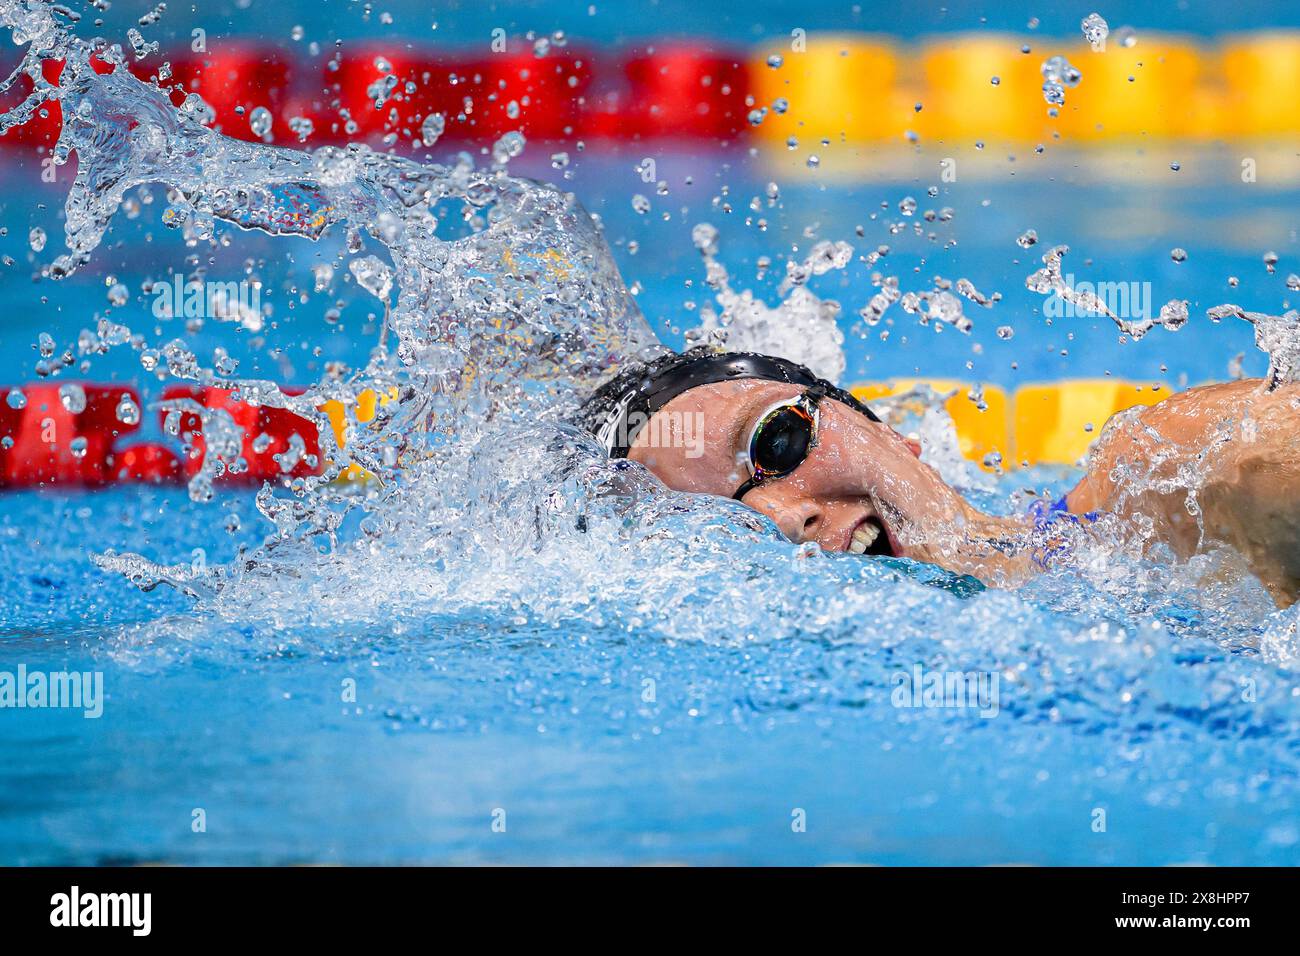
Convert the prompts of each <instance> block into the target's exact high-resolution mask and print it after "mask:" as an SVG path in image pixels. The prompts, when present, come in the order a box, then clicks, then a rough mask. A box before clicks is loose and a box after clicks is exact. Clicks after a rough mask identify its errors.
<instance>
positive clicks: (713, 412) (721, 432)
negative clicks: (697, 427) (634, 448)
mask: <svg viewBox="0 0 1300 956" xmlns="http://www.w3.org/2000/svg"><path fill="white" fill-rule="evenodd" d="M803 391H804V389H803V387H802V386H799V385H791V384H789V383H787V382H772V381H768V380H767V379H761V378H746V379H738V380H737V381H734V382H715V383H713V384H711V385H697V386H695V387H694V388H690V389H687V390H686V391H685V392H682V394H680V395H678V396H677V397H676V398H674V399H673V400H672V401H671V402H669V403H668V404H667V405H665V406H664V407H663V408H661V409H660V410H659V412H658V413H657V414H663V413H664V412H667V413H669V416H670V419H671V417H672V416H673V413H695V412H699V413H703V415H704V430H705V433H706V434H707V435H709V436H710V437H711V438H714V439H717V438H726V439H727V440H726V441H725V442H722V443H720V444H723V445H725V450H726V452H727V453H728V454H731V453H734V451H735V450H736V449H738V448H739V447H740V445H741V443H742V442H743V441H744V440H745V439H746V438H747V437H748V436H747V434H745V432H746V427H747V426H748V425H749V423H750V422H751V421H753V419H754V418H755V417H756V416H757V415H758V414H759V413H760V412H761V411H763V410H764V409H765V408H766V407H767V406H769V405H771V404H772V403H773V402H780V401H785V400H787V399H791V398H794V397H796V396H798V395H799V394H801V393H802V392H803Z"/></svg>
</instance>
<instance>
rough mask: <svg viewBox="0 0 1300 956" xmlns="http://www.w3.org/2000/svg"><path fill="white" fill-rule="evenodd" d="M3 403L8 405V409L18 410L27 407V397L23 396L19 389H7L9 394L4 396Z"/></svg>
mask: <svg viewBox="0 0 1300 956" xmlns="http://www.w3.org/2000/svg"><path fill="white" fill-rule="evenodd" d="M5 401H6V402H7V403H8V404H9V407H10V408H14V409H18V408H26V407H27V396H26V395H24V394H23V390H22V389H20V388H11V389H9V394H8V395H6V396H5Z"/></svg>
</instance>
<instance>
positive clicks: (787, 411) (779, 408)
mask: <svg viewBox="0 0 1300 956" xmlns="http://www.w3.org/2000/svg"><path fill="white" fill-rule="evenodd" d="M822 396H823V393H822V391H821V390H820V389H817V388H810V389H808V390H807V391H806V392H804V393H803V394H802V395H800V396H799V397H798V398H797V399H795V400H794V401H783V402H780V403H778V404H776V405H774V406H772V407H771V408H769V409H768V410H767V411H765V412H764V413H763V414H762V415H760V416H759V419H758V423H757V424H756V425H755V426H754V430H753V431H752V432H751V433H750V436H749V469H750V478H749V480H748V481H746V482H745V483H744V484H743V485H741V486H740V487H739V488H738V489H736V493H735V494H734V495H732V497H733V498H735V499H736V500H737V501H739V500H741V499H742V498H744V497H745V495H746V494H747V493H748V492H749V491H750V490H751V489H752V488H754V487H755V486H756V485H759V484H761V483H762V482H764V481H766V480H768V479H771V478H781V477H783V476H785V475H788V474H790V472H792V471H794V470H795V469H796V468H798V467H799V466H800V465H801V464H803V462H804V460H805V459H806V458H807V457H808V452H809V451H810V450H811V449H812V447H813V445H814V444H815V443H816V441H817V419H818V412H817V405H818V403H819V402H820V401H821V399H822Z"/></svg>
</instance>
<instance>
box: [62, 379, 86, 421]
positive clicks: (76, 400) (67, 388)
mask: <svg viewBox="0 0 1300 956" xmlns="http://www.w3.org/2000/svg"><path fill="white" fill-rule="evenodd" d="M59 403H60V404H61V405H62V406H63V407H64V408H65V409H66V410H68V411H69V412H71V413H72V414H73V415H80V414H81V413H82V412H84V411H85V410H86V390H85V389H84V388H82V387H81V386H80V385H78V384H77V383H76V382H68V383H66V384H64V385H60V386H59Z"/></svg>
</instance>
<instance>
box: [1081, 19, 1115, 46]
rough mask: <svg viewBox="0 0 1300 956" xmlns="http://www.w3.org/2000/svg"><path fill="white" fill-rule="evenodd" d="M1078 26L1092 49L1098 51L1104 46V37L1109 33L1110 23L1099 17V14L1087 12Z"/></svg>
mask: <svg viewBox="0 0 1300 956" xmlns="http://www.w3.org/2000/svg"><path fill="white" fill-rule="evenodd" d="M1079 26H1080V28H1081V29H1082V30H1083V38H1084V39H1085V40H1087V41H1088V42H1089V43H1090V44H1091V45H1092V48H1093V49H1094V50H1098V51H1100V50H1104V49H1105V48H1106V37H1107V36H1108V35H1109V34H1110V25H1109V24H1107V23H1106V21H1105V20H1103V19H1102V18H1101V15H1100V14H1097V13H1090V14H1088V15H1087V16H1086V17H1084V18H1083V21H1082V22H1081V23H1080V24H1079Z"/></svg>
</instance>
